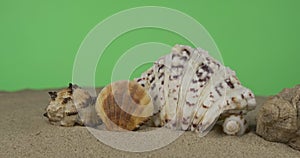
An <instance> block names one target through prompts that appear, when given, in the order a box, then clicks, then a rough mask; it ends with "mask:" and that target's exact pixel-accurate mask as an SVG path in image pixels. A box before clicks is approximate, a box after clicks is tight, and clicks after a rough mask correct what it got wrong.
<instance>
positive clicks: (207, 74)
mask: <svg viewBox="0 0 300 158" xmlns="http://www.w3.org/2000/svg"><path fill="white" fill-rule="evenodd" d="M135 80H136V81H137V82H138V83H139V84H140V85H141V86H143V87H145V89H146V90H147V91H148V92H149V95H150V96H151V97H152V99H153V105H154V111H153V112H154V114H155V115H154V116H153V122H154V124H155V125H156V126H166V127H169V128H171V129H181V130H191V131H196V132H199V133H200V135H205V134H206V133H208V132H209V130H210V129H211V128H212V127H213V125H214V124H215V123H216V122H217V121H218V120H219V119H218V118H219V116H220V115H223V116H225V115H226V116H228V117H229V116H230V115H237V114H238V115H241V116H243V115H246V114H247V112H248V111H250V110H253V109H254V108H255V104H256V102H255V98H254V94H253V93H252V92H251V90H249V89H247V88H245V87H243V86H242V85H241V83H240V81H239V80H238V78H237V77H236V75H235V72H234V71H232V70H231V69H230V68H228V67H225V66H224V65H222V64H221V63H220V62H219V61H217V60H215V59H214V58H213V57H211V56H210V55H209V54H208V52H206V51H204V50H202V49H200V48H196V49H194V48H191V47H189V46H182V45H175V46H174V47H173V48H172V51H171V53H170V54H167V55H165V56H163V57H161V58H159V59H158V60H157V61H156V62H155V63H154V64H153V66H152V67H151V68H150V69H148V70H147V71H146V72H144V73H143V74H142V75H141V77H140V78H137V79H135ZM241 118H242V117H241ZM226 123H227V122H226ZM231 125H232V123H230V124H229V126H231ZM240 126H243V124H240ZM225 127H227V125H225ZM244 129H245V127H240V130H241V131H239V132H235V133H236V134H241V133H244V131H245V130H244ZM224 131H225V132H227V130H224ZM228 134H232V133H231V132H229V133H228Z"/></svg>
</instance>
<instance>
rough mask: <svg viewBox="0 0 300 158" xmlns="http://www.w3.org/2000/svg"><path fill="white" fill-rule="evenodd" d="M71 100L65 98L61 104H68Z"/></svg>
mask: <svg viewBox="0 0 300 158" xmlns="http://www.w3.org/2000/svg"><path fill="white" fill-rule="evenodd" d="M70 100H71V97H68V98H64V99H63V101H62V102H61V104H67V103H68V102H69V101H70Z"/></svg>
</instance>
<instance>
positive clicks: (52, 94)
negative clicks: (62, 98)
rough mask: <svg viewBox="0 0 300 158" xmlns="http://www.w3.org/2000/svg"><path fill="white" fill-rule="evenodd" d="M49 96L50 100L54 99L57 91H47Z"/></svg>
mask: <svg viewBox="0 0 300 158" xmlns="http://www.w3.org/2000/svg"><path fill="white" fill-rule="evenodd" d="M48 93H49V95H50V97H51V100H55V98H56V97H57V92H48Z"/></svg>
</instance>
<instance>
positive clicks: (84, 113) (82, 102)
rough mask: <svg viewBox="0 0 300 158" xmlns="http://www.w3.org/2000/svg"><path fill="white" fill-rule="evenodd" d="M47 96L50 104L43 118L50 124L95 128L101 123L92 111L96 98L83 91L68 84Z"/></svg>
mask: <svg viewBox="0 0 300 158" xmlns="http://www.w3.org/2000/svg"><path fill="white" fill-rule="evenodd" d="M49 95H50V102H49V104H48V105H47V107H46V113H44V116H45V117H47V118H48V120H49V122H50V123H51V124H54V125H60V126H74V125H76V124H78V125H87V126H95V125H98V124H100V123H101V120H100V119H99V118H98V117H97V115H96V112H95V109H94V105H95V101H96V98H95V97H92V96H91V95H90V93H89V92H88V91H86V90H85V89H82V88H80V87H78V86H77V85H72V84H71V83H70V84H69V87H67V88H64V89H62V90H60V91H58V92H56V91H52V92H49Z"/></svg>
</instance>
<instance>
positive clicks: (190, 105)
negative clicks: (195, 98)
mask: <svg viewBox="0 0 300 158" xmlns="http://www.w3.org/2000/svg"><path fill="white" fill-rule="evenodd" d="M185 103H186V105H188V106H189V107H193V106H195V105H196V104H195V103H190V102H188V101H186V102H185Z"/></svg>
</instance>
